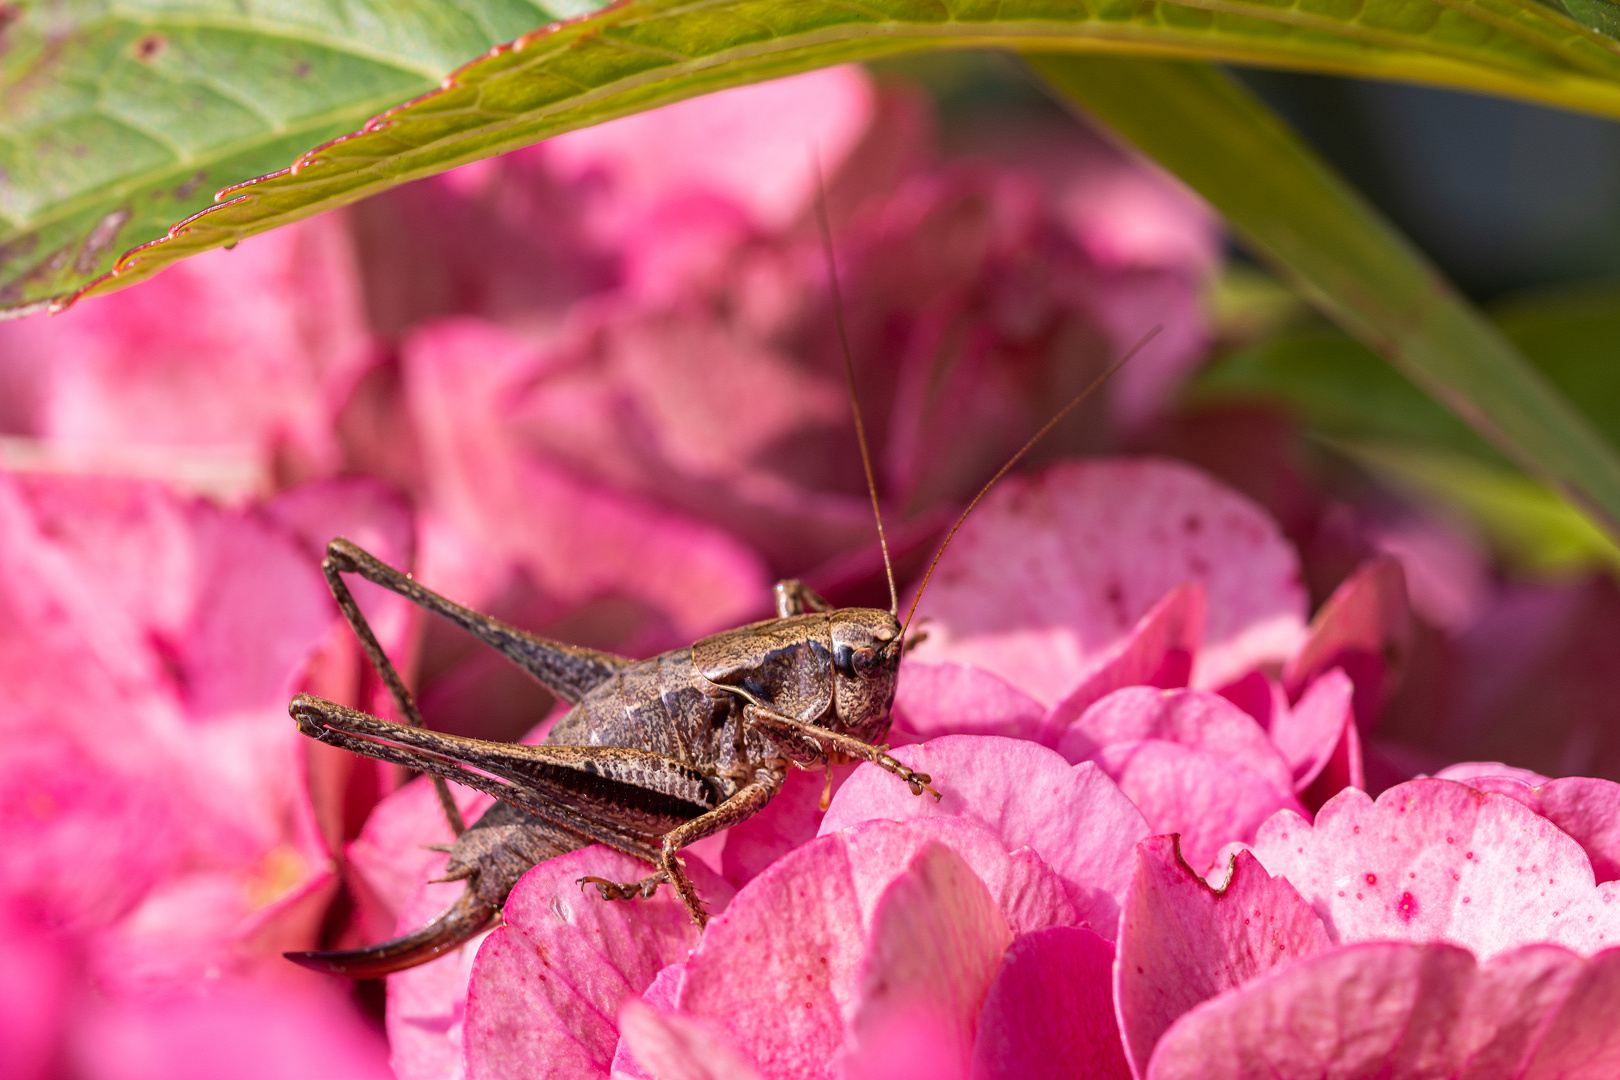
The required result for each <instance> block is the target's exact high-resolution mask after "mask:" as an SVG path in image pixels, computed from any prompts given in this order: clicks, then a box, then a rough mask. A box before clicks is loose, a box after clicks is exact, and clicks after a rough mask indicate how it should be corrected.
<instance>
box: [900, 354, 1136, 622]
mask: <svg viewBox="0 0 1620 1080" xmlns="http://www.w3.org/2000/svg"><path fill="white" fill-rule="evenodd" d="M1163 329H1164V326H1163V324H1160V325H1158V326H1155V327H1154V328H1153V329H1151V330H1149V331H1148V332H1147V333H1146V334H1144V335H1142V339H1141V340H1140V341H1138V342H1137V343H1136V344H1135V345H1132V346H1131V347H1130V349H1128V350H1127V351H1126V353H1125V355H1124V356H1121V357H1120V358H1119V359H1118V360H1116V361H1114V363H1113V364H1112V366H1110V367H1109V369H1108V370H1107V371H1105V372H1103V373H1102V374H1101V375H1099V376H1097V377H1096V378H1095V379H1093V380H1092V381H1091V385H1090V386H1088V387H1086V388H1085V389H1084V390H1082V391H1080V393H1079V394H1077V395H1075V397H1074V399H1073V400H1072V401H1070V402H1069V403H1068V404H1067V405H1065V406H1063V408H1061V409H1059V410H1058V411H1057V415H1056V416H1054V417H1052V419H1050V420H1048V421H1047V422H1046V423H1045V424H1043V425H1041V430H1039V431H1037V432H1036V433H1035V434H1034V435H1031V436H1030V438H1029V441H1028V442H1027V443H1025V444H1024V445H1023V446H1022V447H1021V448H1020V449H1019V451H1018V453H1016V454H1014V455H1013V456H1012V457H1010V458H1008V459H1007V464H1005V465H1003V466H1002V467H1001V468H1000V469H998V470H997V471H996V475H994V476H992V477H991V478H990V481H989V483H987V484H985V485H984V487H982V488H980V489H979V493H978V494H977V495H975V496H973V501H972V502H970V503H968V505H967V509H966V510H963V511H962V516H961V517H959V518H957V519H956V524H955V525H952V526H951V531H950V532H948V533H946V534H945V541H944V543H942V544H940V545H939V550H938V551H936V552H935V553H934V561H933V562H931V563H929V564H928V572H927V573H926V574H924V575H923V579H922V584H921V585H919V586H917V595H916V596H914V597H912V598H911V607H910V609H909V610H907V612H906V621H905V624H904V625H903V626H901V627H900V640H901V641H902V642H903V641H905V640H906V631H907V630H909V629H911V617H912V616H913V615H915V614H916V613H917V601H919V600H921V599H922V594H923V591H924V590H925V589H927V588H928V579H929V578H931V577H933V576H934V568H935V567H936V566H938V565H939V560H940V559H941V558H942V557H944V555H945V549H946V548H948V547H950V546H951V541H952V540H954V539H956V532H957V530H958V529H960V528H961V527H962V523H963V522H964V521H966V520H967V519H968V515H969V514H971V513H973V508H974V507H976V506H978V505H979V503H980V502H981V501H982V500H983V499H984V497H985V496H986V495H988V494H990V489H991V488H993V487H995V486H996V482H997V481H999V480H1000V479H1001V478H1002V477H1003V476H1006V475H1007V472H1008V471H1009V470H1010V469H1011V468H1012V467H1013V466H1014V465H1016V464H1018V462H1019V461H1020V460H1022V459H1023V457H1024V455H1025V454H1027V453H1029V452H1030V450H1032V449H1033V448H1034V446H1035V444H1036V443H1038V442H1040V441H1041V439H1043V438H1044V437H1045V436H1046V433H1047V432H1048V431H1051V430H1052V429H1053V428H1055V427H1057V425H1058V422H1059V421H1061V420H1062V419H1063V418H1064V417H1065V416H1068V415H1069V414H1070V413H1071V412H1073V411H1074V410H1075V409H1076V408H1078V407H1079V405H1080V403H1081V402H1082V401H1084V400H1086V398H1088V397H1090V396H1091V395H1092V394H1093V393H1095V392H1096V390H1097V388H1098V387H1099V386H1101V385H1102V384H1103V383H1105V382H1107V381H1108V380H1109V379H1111V378H1112V377H1113V375H1114V373H1115V372H1116V371H1118V370H1119V369H1120V368H1122V367H1124V366H1125V364H1126V362H1127V361H1129V360H1130V358H1131V357H1133V356H1135V355H1136V354H1137V353H1139V352H1141V351H1142V349H1143V347H1144V346H1146V345H1147V343H1148V342H1150V341H1152V340H1153V339H1154V338H1155V337H1157V336H1158V334H1159V331H1160V330H1163Z"/></svg>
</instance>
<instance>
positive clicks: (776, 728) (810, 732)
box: [743, 703, 940, 800]
mask: <svg viewBox="0 0 1620 1080" xmlns="http://www.w3.org/2000/svg"><path fill="white" fill-rule="evenodd" d="M743 719H744V720H745V721H747V722H748V723H750V724H755V725H757V726H758V727H761V728H763V729H765V730H766V731H768V732H770V733H771V734H772V735H776V736H779V737H782V738H789V739H808V740H810V741H813V742H815V743H817V744H818V745H820V746H821V747H822V749H823V751H825V750H829V749H830V750H837V751H838V752H839V753H841V754H843V755H844V756H845V757H849V758H854V759H855V760H857V761H870V762H871V763H872V764H874V765H876V766H877V767H878V768H880V769H883V770H885V771H886V772H891V773H893V774H894V775H895V776H898V777H899V778H900V779H901V780H904V781H905V782H906V786H907V787H909V788H910V789H911V793H912V794H913V795H921V794H922V793H923V792H925V791H926V792H928V794H930V795H932V796H933V797H934V798H935V799H936V800H937V799H938V798H939V797H940V795H939V792H937V791H935V790H934V789H933V788H932V787H930V786H929V785H930V784H932V783H933V782H934V778H933V777H931V776H929V775H928V774H927V773H920V772H914V771H913V770H911V769H910V768H907V767H906V765H905V763H904V762H902V761H900V760H899V759H897V758H894V757H892V756H890V755H889V754H888V753H887V752H886V751H885V750H884V749H883V748H882V747H878V746H873V745H871V744H870V743H863V742H861V740H859V739H856V738H851V737H850V736H848V735H845V734H843V733H842V732H838V731H829V730H828V729H827V728H824V727H817V726H816V725H815V724H807V723H805V722H804V721H803V720H798V719H795V718H794V717H791V716H787V715H784V714H783V713H779V712H776V711H775V710H773V709H767V708H765V706H763V705H756V704H753V703H749V704H747V705H744V706H743Z"/></svg>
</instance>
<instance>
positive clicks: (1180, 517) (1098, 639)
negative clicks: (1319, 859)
mask: <svg viewBox="0 0 1620 1080" xmlns="http://www.w3.org/2000/svg"><path fill="white" fill-rule="evenodd" d="M1186 582H1198V583H1200V584H1202V585H1203V586H1204V588H1205V590H1206V592H1207V596H1208V613H1207V617H1206V621H1205V626H1204V642H1205V643H1204V647H1203V649H1202V650H1201V651H1200V653H1199V655H1198V659H1197V661H1196V663H1195V665H1194V669H1193V676H1192V682H1193V685H1195V686H1218V685H1222V684H1224V683H1227V682H1230V681H1232V680H1234V679H1236V678H1237V677H1238V676H1240V675H1242V674H1243V673H1244V672H1246V671H1248V670H1249V669H1250V668H1252V667H1254V666H1256V665H1258V664H1261V663H1264V662H1279V661H1281V660H1283V659H1285V658H1287V657H1288V656H1290V655H1292V654H1293V653H1294V651H1295V650H1296V649H1297V648H1298V647H1299V643H1300V642H1301V641H1302V640H1303V638H1304V610H1305V593H1304V589H1303V586H1302V585H1301V583H1300V580H1299V562H1298V559H1297V557H1296V556H1295V554H1294V552H1293V550H1292V548H1291V547H1290V546H1289V545H1288V543H1287V541H1286V540H1284V539H1283V537H1282V535H1281V533H1280V532H1279V531H1278V529H1277V526H1276V524H1275V523H1274V522H1272V521H1271V520H1270V519H1269V518H1267V517H1266V516H1265V514H1264V512H1263V511H1261V510H1260V508H1259V507H1257V506H1255V505H1254V504H1253V503H1251V502H1249V501H1248V500H1247V499H1245V498H1244V497H1242V496H1240V495H1238V494H1237V493H1235V492H1233V491H1231V490H1229V489H1227V488H1226V487H1224V486H1222V485H1220V484H1218V483H1217V482H1216V481H1214V480H1212V479H1210V478H1209V477H1207V476H1205V475H1204V474H1202V473H1199V472H1197V471H1195V470H1193V469H1190V468H1188V467H1187V466H1184V465H1180V464H1176V463H1173V462H1169V461H1156V460H1137V461H1125V460H1109V461H1075V462H1065V463H1062V464H1059V465H1054V466H1052V467H1050V468H1048V469H1047V470H1046V471H1045V472H1043V473H1040V474H1038V475H1036V476H1034V477H1021V478H1013V479H1009V480H1007V481H1004V482H1003V483H1002V484H1001V485H1000V487H998V488H997V489H996V490H995V491H993V492H992V493H991V494H990V497H989V498H988V499H987V500H986V501H985V503H984V505H983V506H981V507H980V508H979V510H978V512H977V514H976V515H975V516H974V517H972V518H970V519H969V520H968V522H967V524H966V525H965V526H964V527H963V529H962V531H961V532H960V533H959V534H958V535H957V538H956V540H955V542H954V543H953V545H952V546H951V548H950V550H949V551H948V552H947V553H946V556H945V558H944V559H943V560H942V561H941V563H940V567H939V571H938V572H937V573H936V575H935V582H934V584H933V585H932V586H931V587H930V590H929V593H928V596H927V597H926V602H925V603H924V604H923V605H922V608H921V614H923V615H928V616H931V617H932V619H933V622H932V623H931V624H930V627H929V633H930V637H929V640H928V641H926V642H925V643H923V645H922V646H921V647H919V649H918V650H917V652H916V654H915V655H916V657H917V658H918V659H920V660H929V661H934V662H938V661H943V660H956V661H959V662H964V663H972V664H977V665H979V666H981V667H984V668H987V669H989V670H990V671H993V672H995V673H996V674H998V675H1000V676H1002V677H1003V678H1005V679H1007V680H1008V681H1009V682H1012V683H1013V684H1014V685H1016V686H1018V687H1020V688H1022V689H1023V690H1025V691H1026V692H1028V693H1030V694H1032V695H1034V696H1035V697H1036V698H1038V699H1040V700H1042V701H1047V702H1051V701H1056V700H1058V699H1059V698H1061V697H1062V696H1063V695H1064V694H1066V693H1067V692H1068V691H1069V690H1070V689H1071V688H1072V687H1073V686H1074V685H1075V683H1076V682H1077V681H1079V680H1081V679H1083V678H1085V677H1086V676H1088V675H1090V674H1091V673H1092V672H1093V671H1095V670H1096V668H1097V667H1098V666H1099V665H1100V664H1101V662H1102V661H1103V658H1104V657H1106V656H1108V655H1109V653H1110V651H1111V649H1112V648H1113V647H1114V646H1115V644H1116V643H1117V642H1119V641H1120V640H1122V639H1123V638H1125V637H1126V636H1127V635H1129V633H1130V632H1131V630H1132V628H1133V627H1134V626H1135V625H1136V623H1137V621H1138V620H1139V619H1140V618H1141V617H1142V616H1143V615H1145V614H1146V613H1147V612H1148V611H1149V610H1150V609H1152V607H1153V606H1154V605H1155V604H1157V603H1158V602H1159V601H1160V600H1161V599H1162V598H1163V597H1164V595H1165V594H1166V593H1168V592H1169V591H1170V590H1171V589H1173V588H1175V587H1176V586H1178V585H1181V584H1184V583H1186Z"/></svg>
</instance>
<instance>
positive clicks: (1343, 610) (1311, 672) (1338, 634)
mask: <svg viewBox="0 0 1620 1080" xmlns="http://www.w3.org/2000/svg"><path fill="white" fill-rule="evenodd" d="M1411 637H1412V626H1411V609H1410V607H1409V605H1408V604H1407V600H1406V577H1405V575H1404V574H1403V573H1402V571H1401V564H1400V562H1399V561H1398V560H1396V559H1394V558H1391V557H1389V556H1382V557H1380V558H1376V559H1372V560H1370V561H1368V562H1366V563H1363V564H1362V565H1361V566H1360V567H1358V568H1357V569H1356V572H1355V573H1353V574H1351V575H1350V576H1349V577H1348V578H1346V579H1345V580H1344V582H1343V584H1341V585H1340V586H1339V587H1338V588H1337V589H1335V590H1334V591H1333V595H1332V596H1330V597H1328V600H1327V603H1325V604H1323V605H1322V610H1320V611H1318V612H1317V613H1316V618H1314V619H1312V620H1311V630H1310V636H1309V637H1308V638H1307V639H1306V641H1305V643H1304V644H1303V645H1302V646H1301V647H1300V649H1299V651H1298V652H1297V653H1296V654H1295V655H1294V656H1293V657H1292V658H1291V659H1290V660H1289V661H1288V667H1287V669H1286V670H1285V671H1284V673H1283V685H1284V686H1286V687H1287V689H1288V692H1289V695H1290V696H1291V697H1295V698H1297V697H1298V695H1299V694H1300V693H1301V692H1303V691H1304V689H1305V687H1306V686H1308V685H1309V684H1310V683H1311V681H1312V680H1314V679H1315V678H1316V677H1317V676H1318V675H1320V674H1322V673H1324V672H1326V671H1328V670H1330V669H1332V668H1335V667H1337V668H1343V669H1344V671H1345V673H1346V674H1347V675H1349V676H1350V679H1351V681H1352V682H1354V683H1355V684H1356V696H1355V709H1356V722H1357V723H1358V724H1359V725H1360V727H1361V729H1362V730H1363V731H1371V730H1372V725H1373V723H1374V722H1375V721H1376V720H1377V719H1378V714H1379V713H1380V712H1381V711H1382V710H1383V707H1384V702H1385V701H1387V700H1388V699H1389V695H1390V693H1391V691H1392V690H1393V689H1394V683H1395V680H1396V679H1397V678H1398V676H1399V673H1400V670H1401V668H1402V666H1403V665H1404V664H1405V662H1406V655H1407V653H1408V652H1409V651H1410V649H1411Z"/></svg>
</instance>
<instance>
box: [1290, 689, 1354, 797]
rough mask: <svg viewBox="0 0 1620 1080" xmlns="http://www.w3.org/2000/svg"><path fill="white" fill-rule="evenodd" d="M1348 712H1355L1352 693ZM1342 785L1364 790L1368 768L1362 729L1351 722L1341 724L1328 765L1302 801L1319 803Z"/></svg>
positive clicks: (1334, 793) (1337, 791)
mask: <svg viewBox="0 0 1620 1080" xmlns="http://www.w3.org/2000/svg"><path fill="white" fill-rule="evenodd" d="M1334 670H1335V671H1337V670H1338V669H1337V668H1335V669H1334ZM1351 711H1352V712H1354V695H1353V694H1352V696H1351ZM1352 719H1353V717H1352ZM1345 788H1356V789H1357V790H1359V791H1365V790H1367V769H1366V763H1365V758H1364V755H1363V753H1362V749H1361V731H1360V729H1359V728H1357V726H1356V725H1355V724H1354V723H1347V724H1345V725H1344V730H1343V731H1342V732H1341V733H1340V735H1339V741H1338V744H1337V745H1335V746H1334V747H1333V753H1332V754H1331V755H1330V756H1329V757H1328V759H1327V764H1325V765H1323V766H1322V771H1321V772H1320V773H1318V774H1317V776H1316V779H1315V780H1313V781H1311V786H1310V787H1308V788H1307V789H1306V790H1305V792H1304V794H1303V795H1302V796H1301V801H1303V802H1304V803H1305V805H1307V806H1321V805H1322V804H1323V803H1326V802H1327V801H1328V800H1329V799H1331V798H1333V796H1335V795H1337V794H1338V793H1339V792H1341V791H1343V790H1344V789H1345Z"/></svg>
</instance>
